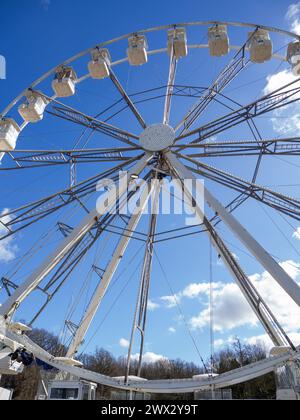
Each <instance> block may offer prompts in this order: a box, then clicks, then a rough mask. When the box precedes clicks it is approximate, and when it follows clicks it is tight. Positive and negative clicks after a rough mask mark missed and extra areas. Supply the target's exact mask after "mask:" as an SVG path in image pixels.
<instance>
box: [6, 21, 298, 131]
mask: <svg viewBox="0 0 300 420" xmlns="http://www.w3.org/2000/svg"><path fill="white" fill-rule="evenodd" d="M208 25H227V26H232V27H246V28H260V29H265V30H267V31H269V32H273V33H278V34H281V35H286V36H289V37H291V38H294V39H296V40H300V35H297V34H295V33H293V32H290V31H287V30H284V29H279V28H276V27H272V26H265V25H260V24H254V23H246V22H227V21H196V22H184V23H174V24H169V25H163V26H155V27H152V28H148V29H141V30H138V31H135V32H130V33H127V34H125V35H121V36H119V37H116V38H112V39H110V40H108V41H104V42H102V43H99V44H96V45H94V46H93V47H90V48H88V49H86V50H83V51H81V52H80V53H78V54H76V55H74V56H73V57H71V58H69V59H67V60H66V61H64V62H63V63H60V64H58V65H56V66H55V67H53V68H52V69H51V70H49V71H48V72H46V73H44V74H43V75H42V76H41V77H40V78H38V79H36V80H35V81H34V82H33V83H32V84H31V85H29V86H28V87H27V88H26V89H24V91H22V92H21V93H20V95H18V96H17V97H16V98H15V99H13V101H11V102H10V104H9V105H8V106H7V107H6V108H5V109H4V110H3V112H2V113H1V114H0V117H2V118H3V117H6V116H7V114H8V112H9V111H10V110H11V109H12V108H13V107H14V106H15V105H16V104H17V103H18V102H19V101H20V100H21V99H22V98H23V97H24V95H25V93H26V92H27V90H28V89H30V88H34V87H36V86H37V85H39V84H40V83H41V82H42V81H44V80H45V79H47V77H49V76H50V75H51V74H54V73H55V71H56V69H57V68H58V67H59V66H62V65H65V66H66V65H68V64H71V63H73V62H74V61H75V60H77V59H79V58H81V57H83V56H85V55H87V54H89V53H90V52H91V51H92V50H93V49H94V48H96V47H99V48H103V47H105V46H108V45H111V44H113V43H116V42H119V41H122V40H124V39H128V38H129V37H130V36H132V35H135V34H147V33H151V32H156V31H163V30H167V29H172V28H175V27H195V26H208ZM197 47H198V48H207V47H208V46H207V45H206V44H203V45H198V46H195V45H194V46H191V45H190V46H189V48H197ZM231 48H232V49H236V47H234V46H231ZM164 51H166V48H162V49H160V50H154V51H149V54H152V55H153V54H157V53H159V52H164ZM273 57H275V58H279V59H281V60H283V57H278V56H277V57H276V55H274V56H273ZM126 61H128V60H127V58H125V59H121V60H118V61H116V62H114V63H112V66H113V65H118V64H121V63H123V62H126ZM86 78H87V76H83V77H82V78H81V79H80V82H81V81H83V80H85V79H86ZM26 125H27V123H24V124H23V125H22V127H21V129H24V128H25V127H26Z"/></svg>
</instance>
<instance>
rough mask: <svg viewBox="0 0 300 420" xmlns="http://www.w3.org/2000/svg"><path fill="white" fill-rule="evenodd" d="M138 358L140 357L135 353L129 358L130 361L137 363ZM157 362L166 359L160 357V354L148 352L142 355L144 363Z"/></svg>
mask: <svg viewBox="0 0 300 420" xmlns="http://www.w3.org/2000/svg"><path fill="white" fill-rule="evenodd" d="M139 357H140V355H139V354H138V353H137V354H133V355H132V356H131V359H132V360H135V361H137V360H139ZM159 360H168V358H167V357H165V356H162V355H161V354H156V353H152V352H151V351H148V352H147V353H145V354H144V355H143V362H144V363H155V362H158V361H159Z"/></svg>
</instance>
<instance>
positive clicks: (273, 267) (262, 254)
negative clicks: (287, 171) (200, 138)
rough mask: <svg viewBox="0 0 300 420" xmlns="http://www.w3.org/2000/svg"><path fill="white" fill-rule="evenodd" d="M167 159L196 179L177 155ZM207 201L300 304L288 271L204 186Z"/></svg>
mask: <svg viewBox="0 0 300 420" xmlns="http://www.w3.org/2000/svg"><path fill="white" fill-rule="evenodd" d="M166 159H167V162H168V164H169V165H170V167H171V168H174V169H175V171H176V173H177V174H178V176H179V178H180V179H196V177H195V175H194V174H193V172H191V171H190V170H189V169H187V168H186V167H185V166H184V165H183V164H182V163H181V162H180V161H179V160H178V159H177V157H176V156H175V155H174V154H173V153H171V152H168V153H166ZM204 194H205V201H206V202H207V204H208V205H209V206H210V207H211V209H212V210H213V211H214V212H215V213H216V214H217V215H218V216H219V217H220V218H221V219H222V221H223V222H224V223H225V224H226V225H227V227H228V228H229V229H230V230H231V231H232V232H233V233H234V234H235V236H236V237H237V238H238V239H239V240H240V241H241V242H242V243H243V244H244V245H245V247H246V248H247V249H248V250H249V252H251V254H252V255H253V256H254V257H255V258H256V259H257V261H258V262H260V264H261V265H262V266H263V267H264V269H265V270H266V271H268V272H269V273H270V274H271V276H272V277H273V278H274V280H275V281H276V282H277V283H278V284H279V285H280V286H281V287H282V289H283V290H285V292H286V293H287V294H288V295H289V296H290V297H291V299H293V300H294V302H295V303H296V304H297V305H298V306H300V287H299V286H298V285H297V283H296V282H295V281H294V280H293V279H292V278H291V277H290V276H289V275H288V274H287V273H286V271H285V270H284V269H283V268H282V267H281V266H280V265H279V264H278V263H277V262H276V261H275V260H274V258H272V257H271V255H270V254H269V253H268V252H267V251H266V250H265V249H264V248H263V247H262V246H261V245H260V244H259V243H258V242H257V241H256V240H255V239H254V238H253V236H252V235H250V233H249V232H248V231H247V230H246V229H245V228H244V227H243V226H242V225H241V224H240V223H239V222H238V221H237V219H236V218H235V217H234V216H233V215H232V214H231V213H229V212H228V210H226V208H225V207H224V206H223V205H222V204H221V203H220V202H219V201H218V200H217V199H216V198H215V197H214V196H213V194H212V193H211V192H210V191H208V189H207V188H204Z"/></svg>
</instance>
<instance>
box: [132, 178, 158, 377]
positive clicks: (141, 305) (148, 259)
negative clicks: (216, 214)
mask: <svg viewBox="0 0 300 420" xmlns="http://www.w3.org/2000/svg"><path fill="white" fill-rule="evenodd" d="M154 182H155V188H154V190H153V201H152V203H153V204H152V208H151V215H150V223H149V230H148V237H147V242H146V249H145V256H144V263H143V268H142V273H141V279H140V287H139V291H138V297H137V303H136V308H135V313H134V319H133V326H132V331H131V338H130V344H129V348H128V357H127V366H126V374H125V383H127V382H128V378H129V374H130V366H131V356H132V349H133V345H134V339H135V334H136V332H138V333H139V334H140V351H139V361H138V368H137V376H138V377H140V376H141V369H142V361H143V353H144V345H145V333H146V323H147V310H148V300H149V291H150V280H151V269H152V261H153V252H154V242H155V233H156V226H157V215H158V206H159V196H160V188H161V186H160V181H159V180H158V179H155V181H154Z"/></svg>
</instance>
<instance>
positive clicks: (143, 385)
mask: <svg viewBox="0 0 300 420" xmlns="http://www.w3.org/2000/svg"><path fill="white" fill-rule="evenodd" d="M1 335H5V336H6V337H7V338H9V339H10V340H13V341H15V342H16V343H18V345H19V347H21V346H24V347H25V348H26V349H27V350H28V351H30V352H32V353H33V354H34V355H35V357H37V358H38V359H40V360H42V361H44V362H45V363H48V364H49V365H50V366H53V367H55V368H56V369H58V370H60V371H62V372H67V373H69V374H71V375H74V376H76V377H78V378H81V379H85V380H87V381H90V382H94V383H98V384H102V385H107V386H111V387H113V388H118V389H123V390H132V391H139V392H153V393H163V394H164V393H186V392H194V391H195V390H199V389H209V388H210V387H211V386H214V387H215V388H216V389H218V388H225V387H229V386H233V385H236V384H239V383H242V382H246V381H249V380H251V379H255V378H258V377H260V376H263V375H265V374H267V373H270V372H272V371H274V370H275V369H276V368H277V367H280V366H283V365H285V364H286V362H288V361H291V360H295V359H297V358H299V357H300V347H298V348H297V351H296V352H293V351H291V350H290V351H287V352H286V353H285V354H281V355H279V356H277V357H270V358H268V359H265V360H262V361H259V362H256V363H252V364H250V365H247V366H244V367H242V368H239V369H235V370H233V371H230V372H227V373H223V374H221V375H219V376H218V377H215V378H207V379H206V378H199V379H197V378H196V379H192V378H191V379H173V380H150V381H145V382H138V381H137V382H130V383H129V384H128V385H125V384H124V381H117V380H115V379H113V378H110V377H108V376H105V375H101V374H100V373H96V372H91V371H88V370H86V369H82V368H78V367H74V366H70V365H67V364H65V363H61V362H59V361H57V360H56V359H55V358H54V357H53V356H52V355H51V354H49V353H48V352H46V351H45V350H43V349H42V348H41V347H39V346H38V345H37V344H35V343H34V342H33V341H31V340H30V339H29V338H28V337H26V336H24V335H23V336H19V335H17V334H14V333H12V332H10V331H5V330H4V329H3V327H1V323H0V338H1Z"/></svg>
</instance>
